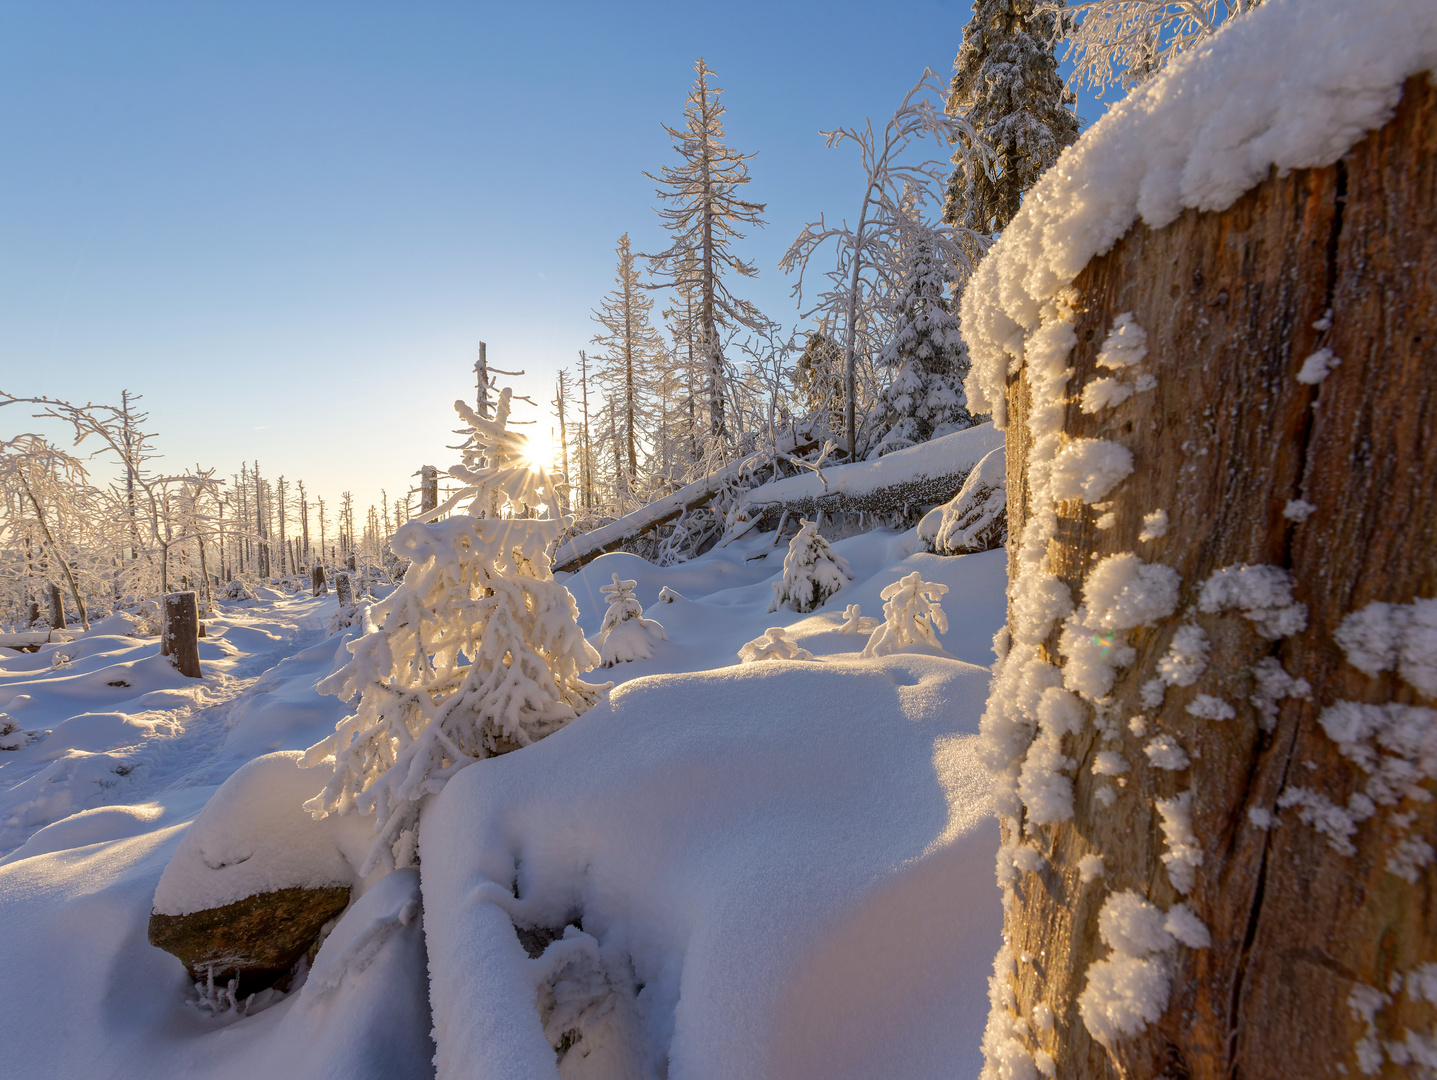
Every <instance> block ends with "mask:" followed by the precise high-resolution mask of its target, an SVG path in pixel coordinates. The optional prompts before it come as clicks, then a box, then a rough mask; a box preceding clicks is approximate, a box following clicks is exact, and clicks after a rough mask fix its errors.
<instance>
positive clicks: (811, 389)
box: [793, 330, 843, 433]
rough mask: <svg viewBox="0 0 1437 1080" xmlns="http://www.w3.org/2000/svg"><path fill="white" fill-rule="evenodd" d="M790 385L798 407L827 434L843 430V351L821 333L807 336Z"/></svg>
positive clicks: (814, 332) (817, 331) (816, 332)
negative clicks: (806, 412) (805, 411)
mask: <svg viewBox="0 0 1437 1080" xmlns="http://www.w3.org/2000/svg"><path fill="white" fill-rule="evenodd" d="M793 385H794V390H795V391H796V392H797V394H798V400H799V404H800V405H801V406H802V407H803V408H804V409H807V410H808V414H809V416H810V417H812V418H814V419H816V420H818V421H819V422H821V423H822V424H824V425H825V426H826V427H827V428H828V430H829V431H831V432H835V433H836V432H838V431H840V430H841V429H842V427H843V349H842V348H840V347H839V345H838V343H837V342H835V341H834V340H833V338H831V337H830V336H829V335H828V333H827V332H826V331H824V330H815V331H813V332H812V333H811V334H809V335H808V343H807V344H806V345H804V347H803V353H802V354H801V355H800V356H799V358H798V361H797V363H795V364H794V366H793Z"/></svg>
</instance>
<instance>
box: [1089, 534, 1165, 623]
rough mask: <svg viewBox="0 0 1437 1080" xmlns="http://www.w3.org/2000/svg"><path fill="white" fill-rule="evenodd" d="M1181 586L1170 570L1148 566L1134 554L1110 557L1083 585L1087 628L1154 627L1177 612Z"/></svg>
mask: <svg viewBox="0 0 1437 1080" xmlns="http://www.w3.org/2000/svg"><path fill="white" fill-rule="evenodd" d="M1180 583H1181V579H1180V578H1179V576H1178V572H1177V571H1176V570H1174V569H1173V568H1172V567H1170V566H1163V565H1162V564H1161V563H1146V562H1144V561H1143V560H1142V559H1140V558H1138V557H1137V556H1136V555H1134V554H1132V552H1123V553H1122V554H1120V555H1107V556H1105V557H1103V558H1102V559H1100V560H1098V562H1097V563H1096V564H1095V565H1094V566H1093V569H1092V570H1090V571H1089V572H1088V577H1087V580H1086V581H1084V582H1083V603H1084V604H1085V605H1086V607H1087V609H1088V616H1087V618H1086V619H1085V620H1084V625H1085V626H1087V627H1089V628H1090V629H1093V630H1128V629H1131V628H1133V627H1135V626H1151V625H1152V624H1153V623H1155V622H1157V621H1158V620H1159V619H1163V618H1166V617H1167V616H1169V615H1171V614H1172V613H1173V612H1174V611H1175V610H1176V609H1177V605H1178V585H1179V584H1180Z"/></svg>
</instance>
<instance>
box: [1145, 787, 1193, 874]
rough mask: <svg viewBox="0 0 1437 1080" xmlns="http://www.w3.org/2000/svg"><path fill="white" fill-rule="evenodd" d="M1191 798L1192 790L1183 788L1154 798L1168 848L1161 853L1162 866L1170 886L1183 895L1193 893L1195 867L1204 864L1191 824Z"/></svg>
mask: <svg viewBox="0 0 1437 1080" xmlns="http://www.w3.org/2000/svg"><path fill="white" fill-rule="evenodd" d="M1192 798H1193V793H1192V792H1191V791H1184V792H1181V793H1180V794H1178V795H1175V796H1174V797H1173V798H1171V799H1154V800H1153V804H1154V806H1155V807H1156V808H1157V811H1158V818H1159V819H1160V820H1161V822H1162V827H1163V839H1164V840H1165V841H1166V842H1167V847H1168V849H1167V850H1166V851H1165V852H1163V854H1162V860H1163V865H1164V866H1166V867H1167V868H1168V880H1169V881H1171V882H1172V883H1173V888H1174V889H1176V890H1177V891H1178V892H1180V893H1183V894H1184V895H1186V894H1187V893H1190V892H1192V888H1193V884H1194V880H1195V876H1196V870H1197V867H1199V866H1201V865H1202V863H1203V850H1202V847H1201V846H1200V845H1199V844H1198V842H1197V835H1196V834H1195V833H1194V832H1193V827H1192Z"/></svg>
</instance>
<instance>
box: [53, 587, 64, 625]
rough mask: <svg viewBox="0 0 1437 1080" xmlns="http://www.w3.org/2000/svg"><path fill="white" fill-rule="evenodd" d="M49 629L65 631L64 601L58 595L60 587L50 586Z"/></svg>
mask: <svg viewBox="0 0 1437 1080" xmlns="http://www.w3.org/2000/svg"><path fill="white" fill-rule="evenodd" d="M50 629H51V630H63V629H65V600H64V598H63V597H62V596H61V595H60V586H58V585H56V584H54V583H53V582H52V583H51V584H50Z"/></svg>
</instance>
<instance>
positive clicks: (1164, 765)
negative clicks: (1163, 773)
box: [1143, 733, 1191, 772]
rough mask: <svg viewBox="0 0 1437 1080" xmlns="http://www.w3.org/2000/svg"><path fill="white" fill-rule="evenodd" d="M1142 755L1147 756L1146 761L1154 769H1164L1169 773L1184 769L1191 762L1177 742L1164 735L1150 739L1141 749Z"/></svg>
mask: <svg viewBox="0 0 1437 1080" xmlns="http://www.w3.org/2000/svg"><path fill="white" fill-rule="evenodd" d="M1143 753H1144V754H1146V755H1147V756H1148V761H1150V762H1151V763H1152V766H1153V768H1155V769H1166V770H1168V771H1169V772H1177V771H1179V770H1181V769H1186V768H1187V767H1188V765H1190V764H1191V762H1190V761H1189V759H1188V755H1187V751H1185V750H1184V749H1183V748H1182V747H1181V746H1180V745H1178V741H1177V740H1176V739H1174V738H1173V737H1172V736H1171V735H1168V734H1166V733H1164V734H1162V735H1159V736H1158V737H1157V738H1155V739H1152V740H1150V741H1149V742H1148V744H1147V745H1146V746H1144V747H1143Z"/></svg>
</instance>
